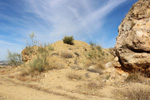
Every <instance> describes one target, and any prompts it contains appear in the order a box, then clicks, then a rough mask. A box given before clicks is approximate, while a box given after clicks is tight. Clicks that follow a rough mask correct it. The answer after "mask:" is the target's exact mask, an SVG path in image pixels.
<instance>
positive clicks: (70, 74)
mask: <svg viewBox="0 0 150 100" xmlns="http://www.w3.org/2000/svg"><path fill="white" fill-rule="evenodd" d="M67 77H68V79H71V80H73V79H75V80H82V79H83V78H82V76H81V75H79V74H77V73H74V72H70V73H68V74H67Z"/></svg>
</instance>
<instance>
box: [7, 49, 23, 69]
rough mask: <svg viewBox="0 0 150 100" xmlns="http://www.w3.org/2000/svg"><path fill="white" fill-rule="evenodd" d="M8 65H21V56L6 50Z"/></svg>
mask: <svg viewBox="0 0 150 100" xmlns="http://www.w3.org/2000/svg"><path fill="white" fill-rule="evenodd" d="M7 59H8V64H9V65H11V66H15V67H16V66H19V65H21V64H22V59H21V54H18V53H12V52H10V51H9V50H8V56H7Z"/></svg>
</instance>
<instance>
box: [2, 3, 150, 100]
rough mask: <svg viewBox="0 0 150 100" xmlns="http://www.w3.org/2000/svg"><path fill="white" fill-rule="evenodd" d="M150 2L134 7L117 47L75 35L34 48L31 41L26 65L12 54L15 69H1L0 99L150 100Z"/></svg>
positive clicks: (24, 56)
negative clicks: (79, 38)
mask: <svg viewBox="0 0 150 100" xmlns="http://www.w3.org/2000/svg"><path fill="white" fill-rule="evenodd" d="M149 4H150V1H149V0H139V1H138V2H137V3H135V4H134V5H133V7H132V8H131V9H130V11H129V12H128V14H127V15H126V17H125V18H124V20H123V21H122V22H121V24H120V26H119V30H118V31H119V35H118V37H117V41H116V45H115V48H109V49H103V48H102V47H101V46H99V45H97V44H95V43H92V42H91V43H90V44H88V43H86V42H83V41H78V40H74V39H73V36H71V37H67V36H65V37H64V38H63V39H62V40H63V41H57V42H55V43H52V44H45V45H41V44H36V45H35V44H34V41H33V37H32V38H31V39H32V45H29V46H27V47H26V48H25V49H23V50H22V52H21V56H22V59H21V60H22V61H23V62H22V61H20V58H21V56H20V54H17V53H16V54H11V53H10V58H11V59H9V61H11V63H13V64H12V66H10V67H0V100H51V99H52V100H150V95H149V94H150V78H149V76H150V74H149V73H150V60H149V58H150V54H149V53H150V52H149V50H150V48H149V47H150V42H149V36H150V35H149V33H150V31H149V29H150V18H149V17H150V5H149ZM32 36H34V34H32ZM65 38H66V39H65Z"/></svg>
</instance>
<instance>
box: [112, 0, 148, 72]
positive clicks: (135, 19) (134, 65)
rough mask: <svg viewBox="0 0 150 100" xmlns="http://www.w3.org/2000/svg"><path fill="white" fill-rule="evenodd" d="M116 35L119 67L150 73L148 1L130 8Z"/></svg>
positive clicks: (144, 0)
mask: <svg viewBox="0 0 150 100" xmlns="http://www.w3.org/2000/svg"><path fill="white" fill-rule="evenodd" d="M118 33H119V34H118V36H117V41H116V45H115V50H116V55H117V56H118V58H119V61H120V63H121V65H122V66H123V67H124V68H126V69H128V70H130V71H133V70H140V71H142V72H146V73H150V0H139V1H138V2H137V3H135V4H134V5H133V6H132V8H131V9H130V11H129V12H128V14H127V15H126V17H125V18H124V20H123V21H122V22H121V24H120V26H119V29H118Z"/></svg>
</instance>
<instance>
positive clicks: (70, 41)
mask: <svg viewBox="0 0 150 100" xmlns="http://www.w3.org/2000/svg"><path fill="white" fill-rule="evenodd" d="M62 40H63V42H64V43H66V44H70V45H73V44H74V43H73V40H74V38H73V36H65V37H64V38H63V39H62Z"/></svg>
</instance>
